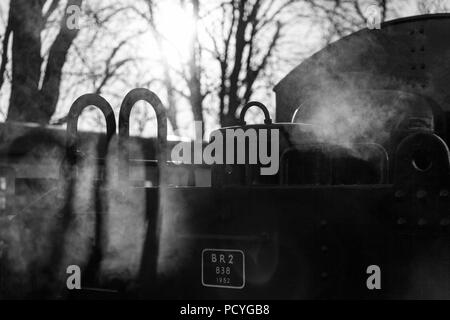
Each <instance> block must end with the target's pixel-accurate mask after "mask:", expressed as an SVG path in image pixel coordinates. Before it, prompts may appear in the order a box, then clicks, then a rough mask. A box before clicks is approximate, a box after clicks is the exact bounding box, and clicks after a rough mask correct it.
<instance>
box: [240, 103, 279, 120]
mask: <svg viewBox="0 0 450 320" xmlns="http://www.w3.org/2000/svg"><path fill="white" fill-rule="evenodd" d="M253 106H255V107H258V108H260V109H261V110H262V112H264V118H265V119H264V123H265V124H272V119H270V115H269V111H268V110H267V108H266V106H265V105H264V104H262V103H261V102H258V101H250V102H249V103H247V104H246V105H245V106H244V107H243V108H242V111H241V115H240V117H239V121H240V122H241V123H242V125H245V124H246V123H245V114H246V113H247V110H248V109H250V108H251V107H253Z"/></svg>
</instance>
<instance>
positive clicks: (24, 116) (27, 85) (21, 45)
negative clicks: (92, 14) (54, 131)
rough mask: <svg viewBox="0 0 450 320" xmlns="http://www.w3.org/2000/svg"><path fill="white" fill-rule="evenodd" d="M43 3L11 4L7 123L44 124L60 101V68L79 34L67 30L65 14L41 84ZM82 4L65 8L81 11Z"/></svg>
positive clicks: (20, 0) (74, 0)
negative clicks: (40, 85)
mask: <svg viewBox="0 0 450 320" xmlns="http://www.w3.org/2000/svg"><path fill="white" fill-rule="evenodd" d="M44 3H45V1H44V0H11V5H10V6H11V7H10V10H11V20H10V22H11V31H12V34H13V36H12V41H13V44H12V83H11V96H10V101H9V110H8V116H7V119H6V120H7V121H21V122H35V123H40V124H47V123H49V121H50V118H51V117H52V115H53V113H54V112H55V109H56V104H57V102H58V98H59V87H60V84H61V75H62V68H63V66H64V63H65V62H66V56H67V52H68V51H69V48H70V46H71V45H72V42H73V40H74V39H75V37H76V36H77V34H78V30H77V29H73V30H69V29H68V28H67V23H66V21H67V18H68V15H67V13H66V12H67V10H64V12H65V14H64V17H63V19H62V21H61V27H60V31H59V33H58V35H57V36H56V39H55V41H54V42H53V43H52V45H51V47H50V52H49V56H48V59H47V66H46V69H45V74H44V75H43V80H42V88H41V89H40V88H39V82H40V80H41V77H42V75H41V67H42V61H43V59H42V57H41V32H42V30H43V29H44V27H45V18H44V16H43V12H42V8H43V5H44ZM81 3H82V0H69V1H68V2H67V6H66V8H67V7H68V6H70V5H77V6H79V7H81Z"/></svg>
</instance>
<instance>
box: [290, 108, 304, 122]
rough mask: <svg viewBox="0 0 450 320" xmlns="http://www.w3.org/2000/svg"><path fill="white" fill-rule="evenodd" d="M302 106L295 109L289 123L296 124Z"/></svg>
mask: <svg viewBox="0 0 450 320" xmlns="http://www.w3.org/2000/svg"><path fill="white" fill-rule="evenodd" d="M301 107H302V106H300V107H298V108H297V109H295V111H294V114H293V115H292V119H291V123H297V118H298V117H299V114H300V113H299V111H300V108H301Z"/></svg>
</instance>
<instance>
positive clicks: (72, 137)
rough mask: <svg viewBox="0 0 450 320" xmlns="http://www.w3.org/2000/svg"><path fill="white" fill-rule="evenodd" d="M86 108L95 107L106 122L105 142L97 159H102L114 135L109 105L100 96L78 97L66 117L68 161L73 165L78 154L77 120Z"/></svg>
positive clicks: (113, 124) (114, 122)
mask: <svg viewBox="0 0 450 320" xmlns="http://www.w3.org/2000/svg"><path fill="white" fill-rule="evenodd" d="M88 106H95V107H97V108H98V109H100V111H101V112H102V113H103V115H104V116H105V120H106V142H105V144H104V148H101V149H99V158H103V157H105V156H106V153H107V146H108V144H109V141H110V140H111V138H112V137H113V135H114V134H115V133H116V119H115V117H114V111H113V109H112V108H111V105H110V104H109V103H108V101H106V100H105V99H104V98H103V97H102V96H100V95H98V94H94V93H89V94H84V95H82V96H80V97H79V98H78V99H76V100H75V102H74V103H73V104H72V106H71V107H70V110H69V114H68V115H67V130H66V134H67V136H66V143H67V154H68V157H69V159H70V160H69V161H71V163H74V162H75V161H76V159H77V154H78V146H77V144H78V141H77V140H78V118H79V117H80V115H81V113H82V112H83V110H84V109H85V108H86V107H88Z"/></svg>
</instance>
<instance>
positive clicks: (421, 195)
mask: <svg viewBox="0 0 450 320" xmlns="http://www.w3.org/2000/svg"><path fill="white" fill-rule="evenodd" d="M426 196H427V192H426V191H425V190H423V189H420V190H418V191H417V192H416V197H417V198H419V199H423V198H425V197H426Z"/></svg>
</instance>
